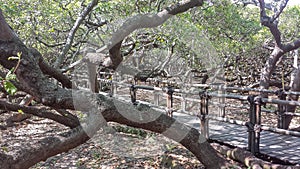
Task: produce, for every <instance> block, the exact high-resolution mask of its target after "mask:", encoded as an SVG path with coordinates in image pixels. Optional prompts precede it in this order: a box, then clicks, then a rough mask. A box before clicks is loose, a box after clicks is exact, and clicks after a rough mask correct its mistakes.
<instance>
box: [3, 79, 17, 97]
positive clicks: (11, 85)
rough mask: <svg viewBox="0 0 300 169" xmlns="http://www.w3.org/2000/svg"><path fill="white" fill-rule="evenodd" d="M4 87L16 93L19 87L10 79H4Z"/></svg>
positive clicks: (10, 92)
mask: <svg viewBox="0 0 300 169" xmlns="http://www.w3.org/2000/svg"><path fill="white" fill-rule="evenodd" d="M4 89H5V90H6V91H7V92H8V93H9V94H10V95H14V94H15V93H16V92H17V88H16V86H15V85H13V84H12V83H11V82H10V81H4Z"/></svg>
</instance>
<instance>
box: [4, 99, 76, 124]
mask: <svg viewBox="0 0 300 169" xmlns="http://www.w3.org/2000/svg"><path fill="white" fill-rule="evenodd" d="M0 109H1V110H9V111H15V112H18V111H19V110H22V112H24V113H26V114H31V115H34V116H37V117H41V118H48V119H51V120H53V121H56V122H58V123H60V124H63V125H65V126H68V127H70V128H75V127H77V126H79V125H80V122H79V120H78V119H75V118H74V116H71V117H69V116H66V115H64V116H60V115H58V114H55V113H53V111H50V110H47V109H45V108H38V107H34V106H30V107H29V106H22V105H19V104H13V103H9V102H6V101H4V100H0Z"/></svg>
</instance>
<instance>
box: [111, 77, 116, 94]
mask: <svg viewBox="0 0 300 169" xmlns="http://www.w3.org/2000/svg"><path fill="white" fill-rule="evenodd" d="M114 89H115V87H114V82H113V79H111V80H110V96H111V97H112V96H114V94H115V91H114Z"/></svg>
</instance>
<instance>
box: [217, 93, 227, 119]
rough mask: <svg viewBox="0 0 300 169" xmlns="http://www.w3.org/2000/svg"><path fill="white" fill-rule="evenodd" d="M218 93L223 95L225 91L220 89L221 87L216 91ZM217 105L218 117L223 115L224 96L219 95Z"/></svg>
mask: <svg viewBox="0 0 300 169" xmlns="http://www.w3.org/2000/svg"><path fill="white" fill-rule="evenodd" d="M218 94H221V95H223V94H225V91H224V90H222V89H220V90H219V91H218ZM219 104H220V105H219V106H218V110H219V116H220V117H225V107H226V106H225V98H224V97H219Z"/></svg>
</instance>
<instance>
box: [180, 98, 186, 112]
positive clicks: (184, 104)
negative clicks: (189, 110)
mask: <svg viewBox="0 0 300 169" xmlns="http://www.w3.org/2000/svg"><path fill="white" fill-rule="evenodd" d="M185 96H186V94H182V95H181V97H182V100H181V109H182V111H183V112H185V111H186V99H185Z"/></svg>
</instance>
